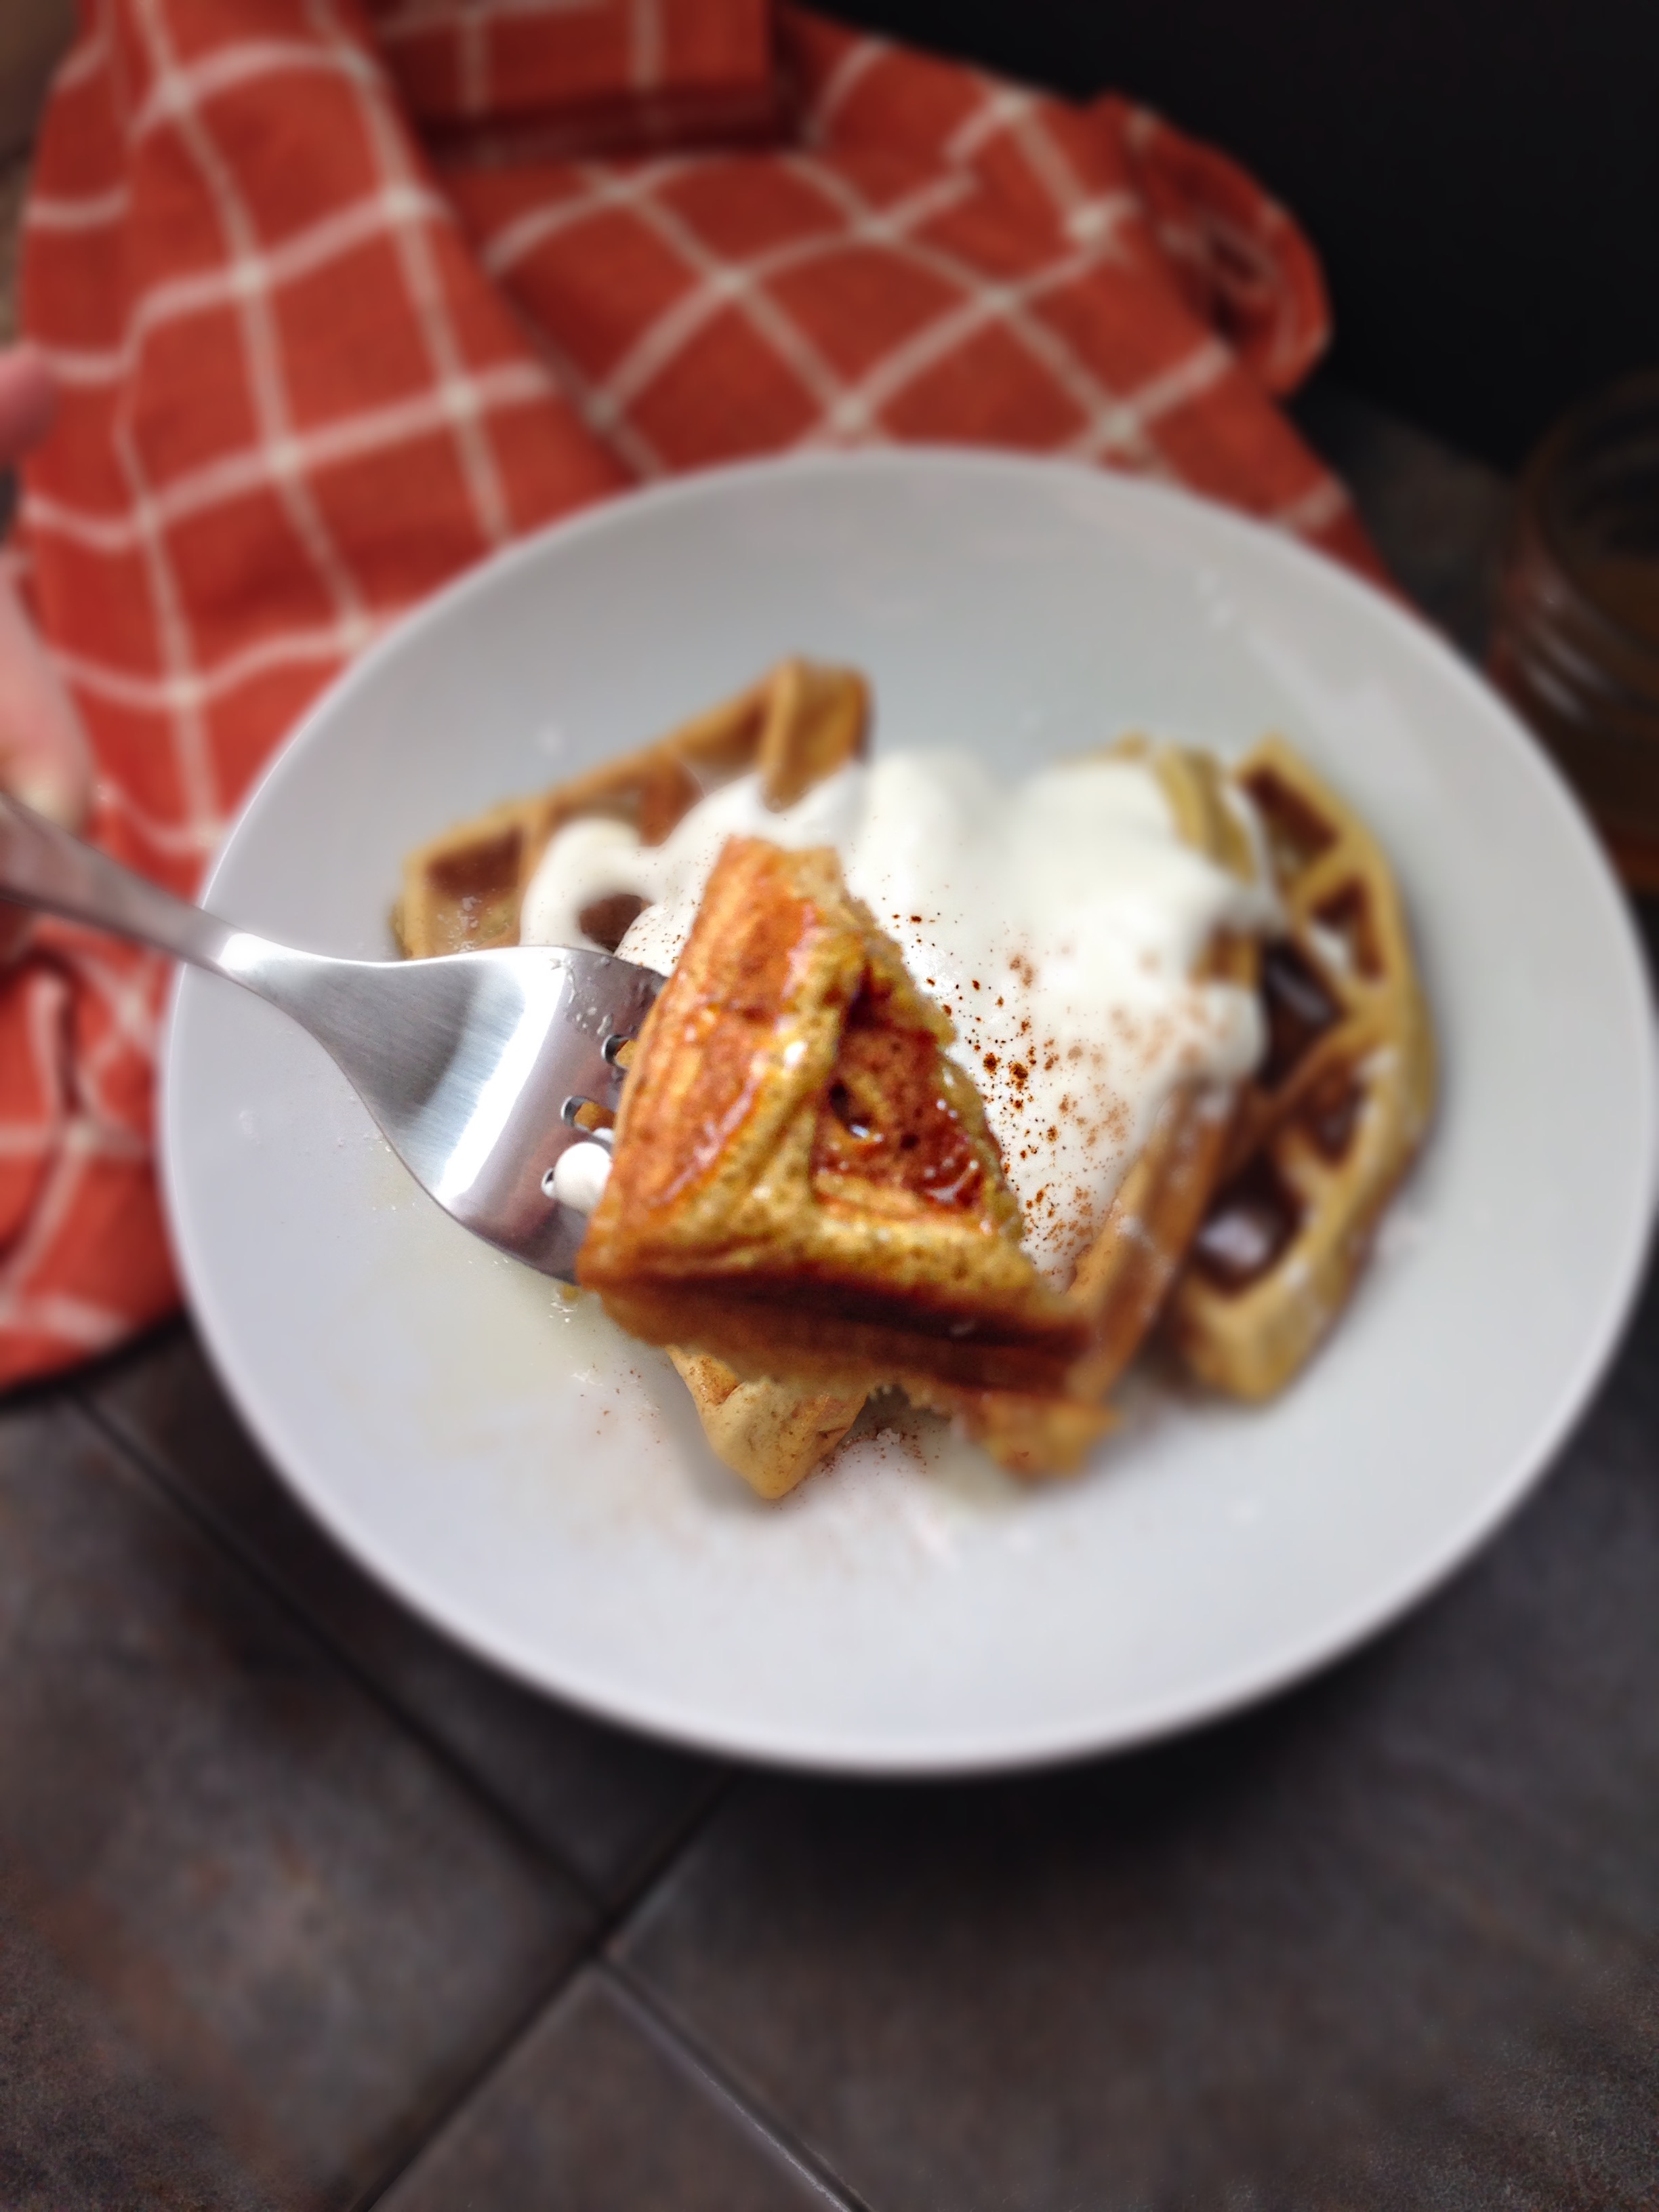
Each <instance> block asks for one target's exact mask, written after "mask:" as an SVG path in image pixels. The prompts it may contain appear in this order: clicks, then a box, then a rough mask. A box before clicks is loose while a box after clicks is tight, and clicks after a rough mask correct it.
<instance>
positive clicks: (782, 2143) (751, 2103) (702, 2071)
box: [599, 1957, 872, 2212]
mask: <svg viewBox="0 0 1659 2212" xmlns="http://www.w3.org/2000/svg"><path fill="white" fill-rule="evenodd" d="M599 1971H600V1972H601V1973H603V1974H604V1976H605V1979H606V1981H607V1982H608V1983H609V1984H610V1985H611V1990H613V1992H614V1993H615V1995H616V1996H617V1999H618V2001H619V2002H621V2003H623V2005H624V2006H625V2008H626V2009H627V2010H628V2012H629V2015H631V2016H632V2018H633V2019H634V2021H635V2025H636V2026H637V2027H639V2029H640V2030H641V2033H643V2034H647V2035H648V2036H649V2037H650V2038H651V2039H652V2040H653V2042H654V2043H655V2044H656V2045H658V2046H659V2048H660V2049H662V2050H663V2051H665V2053H666V2054H667V2055H668V2056H670V2057H673V2058H676V2059H678V2062H679V2063H680V2064H681V2065H683V2066H686V2067H689V2068H690V2069H691V2070H692V2071H693V2072H694V2073H695V2074H696V2075H700V2076H701V2077H702V2080H703V2081H704V2082H706V2083H707V2085H708V2088H709V2089H710V2091H711V2092H712V2093H714V2095H715V2096H716V2097H718V2098H719V2100H720V2102H721V2103H722V2104H723V2105H725V2106H727V2107H728V2108H729V2110H730V2111H731V2112H732V2114H733V2115H734V2116H735V2117H736V2118H738V2121H739V2122H740V2123H741V2124H742V2125H743V2126H744V2128H745V2129H747V2130H749V2131H750V2133H751V2134H753V2135H754V2136H757V2137H758V2138H759V2139H760V2140H761V2142H763V2143H764V2144H765V2145H766V2146H767V2148H769V2149H770V2150H771V2151H772V2152H774V2153H775V2154H776V2155H778V2156H780V2157H781V2158H782V2159H783V2160H786V2161H787V2164H788V2165H789V2166H792V2167H793V2168H794V2170H795V2172H797V2174H798V2175H799V2178H800V2179H802V2180H804V2181H805V2182H807V2183H808V2184H810V2185H811V2187H812V2188H813V2189H815V2190H816V2191H817V2193H818V2194H819V2195H820V2196H821V2197H823V2200H824V2202H825V2203H826V2204H830V2205H833V2206H835V2207H836V2212H872V2208H871V2206H870V2203H869V2201H868V2199H867V2198H866V2197H860V2195H859V2193H858V2191H856V2190H854V2189H853V2188H852V2187H851V2186H850V2185H848V2183H847V2182H845V2181H843V2180H842V2179H841V2178H840V2177H839V2175H837V2174H836V2173H835V2172H833V2171H832V2170H831V2169H830V2167H829V2166H828V2165H826V2163H825V2162H824V2160H823V2159H822V2158H821V2157H820V2156H819V2155H818V2154H817V2152H816V2151H814V2150H812V2149H811V2148H810V2147H809V2146H808V2145H807V2144H806V2143H805V2142H803V2141H802V2140H801V2138H800V2136H799V2135H798V2134H797V2133H796V2131H795V2130H794V2129H793V2128H792V2127H791V2126H790V2125H789V2124H788V2123H787V2121H786V2120H784V2119H782V2118H781V2117H780V2116H779V2115H778V2114H777V2113H776V2112H773V2111H772V2110H771V2109H770V2108H769V2106H768V2104H767V2101H766V2100H765V2099H764V2098H763V2097H761V2096H758V2095H757V2094H756V2093H755V2092H754V2091H753V2090H752V2089H750V2088H748V2087H744V2084H743V2083H742V2082H741V2081H739V2080H738V2077H737V2076H736V2075H735V2074H733V2073H732V2070H731V2069H729V2068H728V2067H727V2066H726V2064H725V2063H723V2061H722V2060H721V2058H720V2056H719V2055H718V2054H717V2052H716V2051H714V2049H712V2048H711V2047H710V2045H708V2044H707V2043H705V2042H704V2041H703V2039H702V2037H701V2036H699V2035H697V2034H696V2033H695V2032H694V2031H693V2030H692V2029H690V2027H687V2025H686V2024H685V2022H684V2021H682V2020H680V2019H679V2018H678V2016H677V2015H675V2014H674V2013H673V2012H671V2010H670V2009H669V2008H667V2007H666V2006H665V2005H664V2004H663V2003H662V2002H661V2001H660V2000H659V1998H658V1997H657V1996H656V1995H655V1994H654V1992H653V1991H652V1990H650V1989H648V1988H647V1986H646V1984H644V1983H643V1982H642V1981H641V1979H640V1978H639V1977H638V1976H637V1975H636V1974H635V1973H634V1972H632V1971H631V1970H630V1969H629V1967H627V1966H624V1965H623V1964H622V1962H621V1961H620V1960H617V1959H616V1958H614V1957H606V1958H605V1959H604V1960H601V1961H600V1965H599Z"/></svg>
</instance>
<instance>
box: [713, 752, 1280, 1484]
mask: <svg viewBox="0 0 1659 2212" xmlns="http://www.w3.org/2000/svg"><path fill="white" fill-rule="evenodd" d="M1111 750H1112V752H1113V753H1114V754H1115V756H1117V757H1123V756H1125V755H1126V754H1127V756H1128V757H1132V758H1136V759H1139V760H1143V761H1145V762H1146V764H1147V765H1148V766H1149V767H1150V768H1151V769H1152V771H1153V773H1154V774H1155V775H1157V776H1158V780H1159V782H1160V784H1161V785H1162V787H1163V788H1164V793H1165V795H1166V797H1167V798H1168V799H1169V800H1170V806H1171V809H1172V811H1173V812H1174V814H1175V817H1176V823H1177V826H1178V827H1179V829H1181V831H1182V835H1183V836H1185V837H1186V838H1187V840H1188V842H1190V843H1192V844H1194V845H1195V846H1197V847H1198V848H1200V850H1202V851H1204V852H1205V853H1206V854H1209V856H1210V857H1211V858H1212V859H1214V860H1217V861H1218V863H1220V864H1221V865H1223V866H1230V867H1231V868H1233V869H1234V870H1235V871H1236V872H1238V873H1240V874H1241V875H1244V876H1247V877H1249V876H1253V875H1254V873H1255V866H1256V863H1255V852H1254V848H1253V847H1252V845H1251V842H1250V841H1249V837H1248V836H1247V835H1246V833H1245V832H1244V830H1243V828H1242V827H1241V825H1240V823H1239V821H1238V819H1237V815H1236V813H1235V812H1234V811H1233V809H1232V808H1231V806H1230V805H1229V804H1228V801H1227V797H1226V791H1225V783H1224V781H1223V778H1222V776H1221V773H1220V771H1219V770H1218V768H1217V767H1216V764H1215V763H1214V762H1213V761H1212V760H1211V759H1210V758H1209V757H1207V756H1206V755H1200V754H1193V753H1187V752H1183V751H1181V750H1177V749H1176V748H1174V747H1169V746H1156V747H1155V746H1152V745H1150V744H1146V743H1145V742H1143V741H1139V740H1135V741H1131V742H1129V743H1128V744H1123V745H1119V746H1115V747H1113V748H1112V749H1111ZM1256 959H1257V951H1256V947H1255V945H1254V943H1251V942H1241V941H1236V940H1235V941H1226V942H1223V943H1221V944H1218V945H1216V946H1215V947H1214V948H1213V949H1212V956H1211V960H1210V963H1209V969H1210V972H1211V973H1212V975H1225V976H1227V977H1228V978H1230V979H1231V980H1234V981H1241V982H1245V983H1249V982H1250V981H1254V978H1255V965H1256ZM1233 1103H1234V1096H1233V1093H1232V1092H1231V1091H1217V1090H1214V1089H1198V1090H1194V1089H1188V1090H1186V1091H1182V1092H1180V1093H1178V1094H1177V1095H1176V1097H1174V1098H1172V1099H1171V1100H1170V1103H1169V1105H1168V1106H1167V1108H1166V1109H1165V1111H1164V1115H1163V1116H1162V1118H1161V1120H1160V1121H1159V1123H1158V1127H1157V1128H1156V1129H1155V1130H1154V1132H1153V1134H1152V1139H1151V1140H1150V1142H1149V1143H1148V1145H1147V1146H1146V1150H1145V1151H1144V1152H1143V1153H1142V1155H1141V1157H1140V1158H1139V1160H1138V1161H1137V1162H1136V1163H1135V1164H1134V1165H1133V1168H1132V1169H1131V1170H1130V1172H1129V1174H1128V1176H1127V1177H1126V1179H1125V1181H1124V1183H1123V1185H1122V1187H1121V1189H1120V1190H1119V1192H1118V1194H1117V1197H1116V1199H1115V1201H1114V1204H1113V1206H1112V1207H1111V1210H1110V1212H1109V1214H1108V1216H1107V1218H1106V1220H1105V1221H1104V1222H1103V1224H1102V1225H1101V1226H1100V1228H1099V1230H1098V1231H1097V1235H1096V1237H1095V1238H1094V1241H1093V1243H1092V1244H1091V1247H1090V1249H1089V1250H1088V1251H1087V1253H1086V1254H1085V1256H1084V1258H1083V1260H1082V1261H1081V1262H1080V1264H1079V1267H1078V1269H1077V1271H1076V1274H1075V1276H1074V1278H1073V1285H1072V1286H1071V1289H1070V1291H1068V1293H1067V1297H1068V1299H1069V1301H1070V1302H1071V1303H1072V1304H1073V1306H1074V1307H1078V1308H1081V1310H1082V1318H1083V1319H1084V1321H1085V1324H1086V1327H1087V1329H1088V1341H1089V1349H1088V1352H1087V1353H1086V1354H1085V1362H1084V1364H1083V1366H1082V1368H1081V1369H1080V1370H1074V1381H1073V1389H1078V1390H1079V1391H1080V1393H1081V1395H1066V1396H1056V1395H1042V1394H1040V1393H1034V1392H1031V1391H1030V1390H1026V1391H1015V1390H1006V1389H989V1388H986V1387H984V1386H985V1384H986V1383H987V1382H989V1381H990V1380H991V1379H992V1378H991V1377H990V1376H989V1375H988V1374H987V1372H986V1370H985V1369H984V1367H983V1365H982V1364H975V1374H974V1380H973V1382H972V1383H967V1384H957V1385H951V1384H950V1383H947V1382H945V1381H944V1380H943V1379H942V1378H940V1377H939V1376H931V1377H926V1378H924V1377H922V1376H917V1375H915V1374H914V1373H912V1374H911V1375H910V1376H908V1379H907V1381H906V1383H905V1388H906V1390H907V1394H908V1395H909V1397H910V1398H911V1400H912V1401H913V1402H914V1403H915V1404H917V1405H919V1406H922V1407H927V1408H929V1409H931V1410H933V1411H934V1412H938V1413H945V1414H946V1415H948V1416H949V1417H951V1419H953V1420H954V1421H955V1422H956V1424H957V1426H958V1428H960V1429H961V1430H963V1431H964V1432H965V1433H966V1434H967V1435H969V1437H972V1438H973V1440H974V1441H975V1443H979V1444H980V1445H981V1447H982V1448H983V1449H985V1450H986V1451H987V1452H988V1453H989V1454H990V1455H991V1456H992V1457H993V1458H994V1459H996V1460H997V1461H998V1462H1000V1464H1001V1465H1002V1466H1003V1467H1005V1468H1008V1469H1009V1470H1010V1471H1012V1472H1013V1473H1016V1474H1022V1475H1036V1474H1054V1473H1061V1472H1066V1471H1069V1470H1070V1469H1072V1468H1075V1467H1076V1466H1077V1465H1078V1463H1079V1461H1080V1460H1081V1459H1082V1458H1083V1457H1084V1455H1085V1454H1086V1452H1087V1451H1088V1449H1090V1447H1091V1445H1092V1444H1093V1443H1095V1442H1096V1441H1097V1439H1098V1438H1099V1437H1100V1436H1101V1435H1102V1433H1103V1431H1105V1430H1106V1429H1107V1428H1109V1426H1110V1424H1111V1418H1112V1417H1111V1415H1110V1413H1109V1411H1108V1409H1107V1408H1106V1407H1105V1406H1104V1405H1103V1403H1102V1402H1101V1401H1103V1398H1104V1396H1105V1394H1106V1392H1107V1391H1108V1390H1109V1389H1110V1388H1111V1386H1112V1384H1113V1383H1115V1381H1116V1379H1117V1377H1118V1376H1119V1375H1120V1374H1121V1371H1122V1370H1123V1368H1124V1367H1125V1366H1127V1364H1128V1362H1129V1360H1130V1359H1131V1358H1133V1355H1134V1353H1135V1352H1136V1350H1137V1349H1138V1348H1139V1345H1140V1343H1141V1341H1142V1340H1143V1338H1144V1337H1145V1335H1146V1331H1147V1329H1148V1328H1150V1327H1151V1325H1152V1322H1153V1320H1154V1319H1155V1318H1156V1316H1157V1314H1158V1310H1159V1308H1160V1306H1161V1305H1162V1304H1163V1302H1164V1297H1165V1296H1166V1294H1167V1292H1168V1290H1169V1287H1170V1283H1171V1281H1172V1279H1173V1278H1174V1275H1175V1273H1176V1268H1177V1267H1179V1265H1180V1263H1181V1260H1182V1255H1183V1254H1184V1252H1185V1250H1186V1248H1187V1245H1188V1243H1189V1241H1190V1239H1191V1237H1192V1236H1193V1235H1194V1231H1196V1229H1197V1227H1198V1225H1199V1222H1200V1218H1201V1217H1202V1215H1203V1212H1204V1209H1205V1206H1206V1204H1207V1202H1208V1200H1209V1199H1210V1197H1211V1195H1212V1192H1213V1189H1214V1187H1215V1181H1216V1176H1217V1175H1218V1172H1219V1170H1220V1167H1221V1164H1222V1160H1223V1157H1224V1153H1225V1146H1226V1141H1227V1136H1228V1132H1229V1128H1230V1125H1231V1115H1232V1107H1233ZM764 1356H765V1357H767V1358H769V1359H770V1360H771V1362H772V1365H773V1368H774V1370H775V1369H776V1367H777V1365H778V1364H780V1360H781V1346H780V1345H779V1344H778V1342H777V1341H776V1340H775V1338H769V1340H768V1342H767V1344H766V1347H765V1354H764ZM678 1364H680V1371H681V1373H682V1374H683V1375H684V1376H685V1379H686V1383H687V1385H688V1387H689V1388H690V1390H691V1393H692V1395H693V1397H694V1399H695V1400H696V1403H697V1407H698V1411H699V1413H701V1414H702V1419H703V1425H704V1427H705V1430H706V1431H708V1437H709V1441H710V1443H712V1444H713V1446H714V1449H715V1450H716V1451H717V1452H718V1453H719V1454H720V1456H721V1457H722V1458H723V1459H725V1460H726V1463H727V1465H728V1466H732V1467H735V1468H737V1471H738V1473H740V1474H743V1475H744V1478H745V1480H749V1481H750V1482H751V1483H752V1484H753V1485H754V1486H755V1487H756V1488H757V1489H758V1490H760V1492H762V1494H763V1496H769V1497H775V1496H780V1495H781V1494H782V1493H783V1492H785V1491H786V1490H787V1489H790V1488H792V1487H793V1486H794V1484H795V1483H796V1482H798V1481H799V1480H801V1479H802V1478H803V1477H804V1476H805V1475H806V1474H810V1473H811V1470H812V1468H814V1467H816V1466H817V1465H818V1464H819V1463H820V1462H821V1461H822V1460H823V1458H824V1457H826V1456H827V1455H828V1454H829V1451H830V1450H831V1449H833V1448H834V1446H835V1444H836V1443H838V1442H839V1441H840V1438H841V1437H842V1434H844V1433H845V1431H846V1428H847V1427H848V1426H850V1425H851V1423H852V1420H853V1419H854V1417H855V1415H856V1413H857V1410H858V1407H857V1405H856V1404H855V1403H854V1401H853V1400H852V1398H851V1397H850V1396H848V1397H846V1398H845V1400H844V1406H843V1405H842V1403H840V1402H839V1401H838V1403H837V1407H836V1412H837V1415H839V1414H840V1413H842V1412H843V1411H844V1419H839V1418H838V1419H834V1420H829V1419H820V1417H819V1409H820V1408H821V1407H822V1405H823V1400H822V1398H821V1397H820V1395H818V1394H817V1392H816V1391H814V1390H812V1389H808V1388H807V1387H806V1386H805V1384H803V1383H797V1382H793V1381H791V1380H777V1379H775V1376H774V1378H773V1379H769V1380H767V1381H764V1382H762V1381H759V1380H756V1381H752V1382H751V1383H749V1384H748V1385H746V1386H745V1390H746V1395H744V1397H743V1398H742V1399H741V1400H738V1401H733V1400H732V1395H731V1394H732V1392H733V1390H734V1389H735V1387H736V1385H737V1382H738V1377H737V1376H736V1374H735V1373H734V1372H733V1371H732V1369H731V1368H730V1367H729V1366H726V1365H724V1364H721V1363H720V1362H719V1361H716V1360H711V1359H708V1358H704V1359H703V1360H702V1361H700V1362H696V1363H695V1364H688V1363H685V1362H684V1361H681V1362H679V1363H678ZM882 1379H883V1380H884V1381H891V1380H892V1379H894V1378H893V1376H892V1374H891V1373H890V1372H888V1373H886V1374H884V1375H883V1376H882ZM739 1417H740V1418H741V1420H742V1422H743V1424H744V1426H743V1429H742V1431H741V1442H740V1451H741V1456H738V1455H737V1454H736V1453H734V1450H733V1449H732V1446H733V1443H734V1439H735V1438H736V1437H737V1436H738V1419H739Z"/></svg>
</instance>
